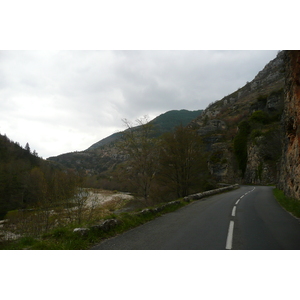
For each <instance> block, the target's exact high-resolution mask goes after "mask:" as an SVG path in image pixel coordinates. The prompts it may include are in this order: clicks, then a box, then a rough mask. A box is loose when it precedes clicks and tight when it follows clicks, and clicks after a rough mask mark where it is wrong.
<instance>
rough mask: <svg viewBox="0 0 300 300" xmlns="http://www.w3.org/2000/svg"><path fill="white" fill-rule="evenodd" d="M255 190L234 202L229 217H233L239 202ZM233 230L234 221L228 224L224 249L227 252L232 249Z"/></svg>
mask: <svg viewBox="0 0 300 300" xmlns="http://www.w3.org/2000/svg"><path fill="white" fill-rule="evenodd" d="M254 190H255V187H254V188H253V189H252V190H251V191H248V192H247V193H245V194H244V195H242V196H241V197H240V198H239V199H238V200H237V201H236V202H235V206H234V207H233V209H232V213H231V217H235V213H236V206H237V205H238V203H239V202H240V200H241V199H242V198H244V197H245V196H246V195H248V194H249V193H251V192H252V191H254ZM233 228H234V221H233V220H230V223H229V228H228V234H227V240H226V247H225V249H227V250H231V249H232V239H233Z"/></svg>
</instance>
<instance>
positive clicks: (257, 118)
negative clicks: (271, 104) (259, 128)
mask: <svg viewBox="0 0 300 300" xmlns="http://www.w3.org/2000/svg"><path fill="white" fill-rule="evenodd" d="M249 121H250V122H252V123H261V124H268V123H269V122H270V118H269V116H268V114H267V113H266V112H264V111H262V110H257V111H255V112H254V113H253V114H252V115H251V117H250V119H249Z"/></svg>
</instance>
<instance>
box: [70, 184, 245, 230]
mask: <svg viewBox="0 0 300 300" xmlns="http://www.w3.org/2000/svg"><path fill="white" fill-rule="evenodd" d="M237 188H239V185H238V184H234V185H230V186H226V187H223V188H219V189H215V190H210V191H206V192H203V193H198V194H193V195H189V196H187V197H184V198H183V201H186V202H190V201H192V200H199V199H201V198H204V197H208V196H211V195H215V194H219V193H222V192H226V191H230V190H234V189H237ZM180 204H181V201H180V200H175V201H171V202H168V203H165V204H163V205H161V206H159V207H156V208H146V209H143V210H142V211H139V212H136V213H135V214H140V215H147V214H155V213H159V212H161V211H162V210H163V209H164V208H166V207H168V206H177V205H180ZM119 224H120V221H119V220H117V219H108V220H105V221H104V222H103V223H101V224H100V225H94V226H92V227H90V228H75V229H74V230H73V232H75V233H77V234H80V235H82V236H85V235H87V234H88V233H89V231H90V230H94V231H103V232H107V231H109V230H110V229H112V228H114V227H116V226H117V225H119Z"/></svg>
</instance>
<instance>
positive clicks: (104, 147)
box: [48, 109, 202, 174]
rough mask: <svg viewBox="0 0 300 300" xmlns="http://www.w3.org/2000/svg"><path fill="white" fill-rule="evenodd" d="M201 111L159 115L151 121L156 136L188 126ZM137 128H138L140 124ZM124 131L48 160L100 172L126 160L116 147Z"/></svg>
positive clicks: (87, 170)
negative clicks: (78, 150)
mask: <svg viewBox="0 0 300 300" xmlns="http://www.w3.org/2000/svg"><path fill="white" fill-rule="evenodd" d="M201 113H202V110H196V111H189V110H185V109H182V110H172V111H168V112H166V113H164V114H161V115H159V116H158V117H156V118H155V119H153V120H152V121H150V122H149V123H150V124H152V125H153V128H154V133H155V134H154V137H158V136H160V135H162V134H163V133H165V132H169V131H172V130H174V129H175V127H176V126H179V125H181V124H182V125H183V126H186V125H187V124H189V123H190V122H191V121H192V120H193V119H195V118H196V117H198V116H199V115H201ZM135 129H137V130H138V126H137V127H136V128H135ZM123 132H124V131H123ZM123 132H117V133H114V134H112V135H110V136H108V137H106V138H104V139H102V140H100V141H99V142H97V143H95V144H93V145H92V146H91V147H89V148H88V149H87V150H84V151H80V152H72V153H65V154H61V155H59V156H55V157H49V158H48V160H51V161H55V162H57V163H60V164H61V165H63V166H65V167H68V168H72V169H76V170H78V171H82V172H83V173H85V174H100V173H102V172H105V171H107V170H108V169H111V168H113V167H114V166H115V165H116V164H118V163H119V162H121V161H123V160H124V157H123V156H122V155H121V154H120V153H119V151H118V149H117V148H116V147H115V143H116V142H117V141H118V140H119V139H120V138H121V137H122V135H123Z"/></svg>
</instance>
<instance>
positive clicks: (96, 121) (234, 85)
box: [0, 50, 276, 158]
mask: <svg viewBox="0 0 300 300" xmlns="http://www.w3.org/2000/svg"><path fill="white" fill-rule="evenodd" d="M275 56H276V51H273V50H272V51H179V50H175V51H0V99H1V101H0V113H1V118H0V133H1V134H7V136H8V137H9V138H11V139H12V140H14V141H18V142H19V143H20V144H21V145H23V146H24V145H25V144H26V142H28V143H29V144H30V146H31V148H32V149H35V150H36V151H37V152H38V153H39V155H40V156H42V157H44V158H46V157H49V156H53V155H58V154H61V153H65V152H70V151H75V150H78V151H80V150H84V149H86V148H88V147H89V146H90V145H91V144H93V143H95V142H97V141H99V140H100V139H102V138H104V137H106V136H108V135H110V134H112V133H114V132H116V131H118V130H123V129H124V127H123V123H122V119H124V118H126V119H128V120H132V121H134V120H135V119H137V118H139V117H141V116H143V115H145V114H147V115H149V117H150V118H154V117H155V116H158V115H159V114H161V113H164V112H166V111H168V110H172V109H189V110H197V109H205V108H206V107H207V105H208V104H209V103H210V102H212V101H215V100H219V99H221V98H222V97H224V96H226V95H228V94H229V93H231V92H233V91H235V90H236V89H238V88H239V87H242V86H243V85H244V84H245V83H246V82H247V81H251V80H252V79H253V78H254V76H255V75H256V74H257V73H258V72H259V71H260V70H261V69H262V68H263V67H264V66H265V65H266V64H267V63H268V62H269V61H270V60H271V59H274V58H275Z"/></svg>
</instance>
